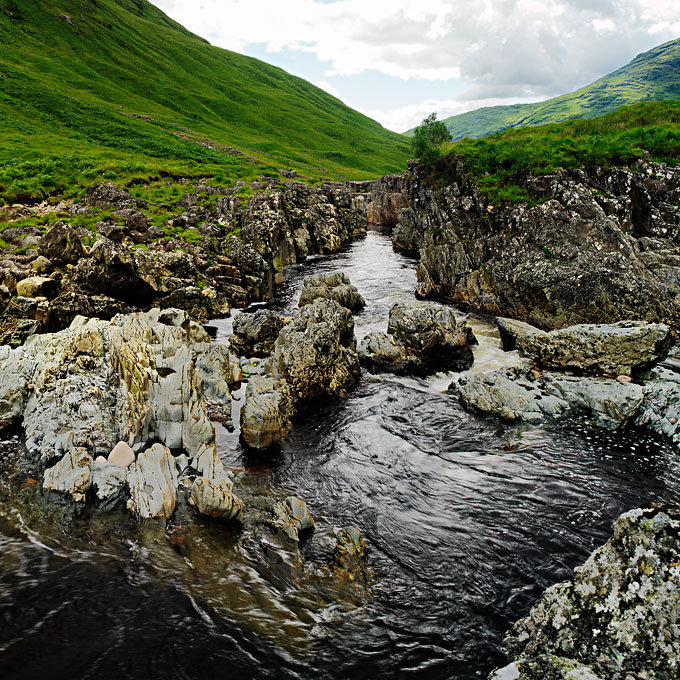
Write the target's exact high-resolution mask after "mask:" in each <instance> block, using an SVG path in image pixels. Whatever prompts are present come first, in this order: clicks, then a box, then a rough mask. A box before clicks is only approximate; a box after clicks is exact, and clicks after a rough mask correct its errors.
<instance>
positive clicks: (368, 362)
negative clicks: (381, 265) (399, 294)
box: [359, 303, 476, 375]
mask: <svg viewBox="0 0 680 680" xmlns="http://www.w3.org/2000/svg"><path fill="white" fill-rule="evenodd" d="M387 332H388V335H385V334H384V333H371V334H369V335H368V336H366V337H365V338H364V340H363V342H362V343H361V346H360V348H359V355H360V357H361V362H362V365H364V366H365V367H366V368H367V369H368V370H369V371H371V372H374V373H377V372H380V371H387V372H390V373H396V374H402V375H403V374H415V375H428V374H431V373H436V372H438V371H463V370H466V369H468V368H470V366H472V364H473V362H474V355H473V353H472V348H471V347H470V345H471V343H476V339H475V338H474V335H473V334H472V330H471V329H470V328H469V327H468V326H467V324H466V323H465V322H464V321H463V322H460V323H459V322H458V321H457V319H456V317H455V315H454V313H453V311H452V310H451V309H449V308H448V307H444V306H442V305H437V304H433V303H425V304H419V305H404V304H401V303H397V304H395V305H393V306H392V309H391V310H390V317H389V323H388V328H387Z"/></svg>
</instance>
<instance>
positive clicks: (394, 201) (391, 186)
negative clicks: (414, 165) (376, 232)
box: [366, 175, 411, 227]
mask: <svg viewBox="0 0 680 680" xmlns="http://www.w3.org/2000/svg"><path fill="white" fill-rule="evenodd" d="M409 190H410V181H409V178H408V176H407V175H386V176H385V177H383V178H382V179H380V180H379V181H378V182H376V184H375V186H374V188H373V191H372V192H371V197H370V202H369V204H368V206H367V209H366V218H367V221H368V224H370V225H378V224H379V225H382V226H387V227H393V226H395V225H396V224H397V223H398V222H399V219H400V215H401V211H402V210H403V209H404V208H408V207H409V206H410V205H411V199H410V191H409Z"/></svg>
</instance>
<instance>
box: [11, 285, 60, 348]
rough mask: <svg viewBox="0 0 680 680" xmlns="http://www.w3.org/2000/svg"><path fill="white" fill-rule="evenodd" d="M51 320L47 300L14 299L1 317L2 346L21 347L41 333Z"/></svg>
mask: <svg viewBox="0 0 680 680" xmlns="http://www.w3.org/2000/svg"><path fill="white" fill-rule="evenodd" d="M50 318H51V308H50V304H49V303H48V302H47V301H46V300H37V299H35V298H24V297H14V298H12V299H11V300H10V301H9V304H8V305H7V307H6V308H5V310H4V312H3V313H2V314H1V315H0V345H11V346H12V347H19V346H20V345H22V344H23V343H24V342H25V341H26V340H27V339H28V338H29V337H30V336H31V335H34V334H35V333H41V332H43V331H44V330H45V329H46V328H47V325H48V323H49V321H50Z"/></svg>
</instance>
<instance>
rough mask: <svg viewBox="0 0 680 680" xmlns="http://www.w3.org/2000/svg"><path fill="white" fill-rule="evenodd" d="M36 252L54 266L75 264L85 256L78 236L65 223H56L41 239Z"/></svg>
mask: <svg viewBox="0 0 680 680" xmlns="http://www.w3.org/2000/svg"><path fill="white" fill-rule="evenodd" d="M38 252H39V253H40V255H42V256H43V257H46V258H47V259H48V260H50V261H51V262H54V263H55V264H75V263H76V262H78V260H80V259H81V258H83V257H85V256H86V255H87V253H86V251H85V247H84V246H83V243H82V241H81V240H80V236H78V234H77V233H76V230H75V229H74V228H73V227H72V226H71V225H70V224H67V223H66V222H56V223H55V224H54V226H53V227H52V229H50V230H49V231H48V232H47V233H46V234H45V235H44V236H43V237H42V238H41V239H40V245H39V247H38Z"/></svg>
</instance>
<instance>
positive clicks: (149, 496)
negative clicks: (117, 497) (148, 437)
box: [127, 444, 179, 519]
mask: <svg viewBox="0 0 680 680" xmlns="http://www.w3.org/2000/svg"><path fill="white" fill-rule="evenodd" d="M127 482H128V487H129V488H130V500H129V501H128V510H130V511H131V512H134V513H135V514H136V515H138V516H139V517H142V518H144V519H150V518H152V517H162V518H164V519H170V517H171V516H172V513H173V512H174V511H175V503H176V500H177V498H176V496H177V487H178V486H179V478H178V475H177V467H176V465H175V461H174V458H173V457H172V454H171V453H170V450H169V449H168V448H167V447H165V446H163V445H162V444H154V445H153V446H152V447H151V448H150V449H148V450H146V451H142V453H140V454H139V457H138V458H137V461H136V462H135V463H133V464H132V465H131V466H130V469H129V470H128V473H127Z"/></svg>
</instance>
